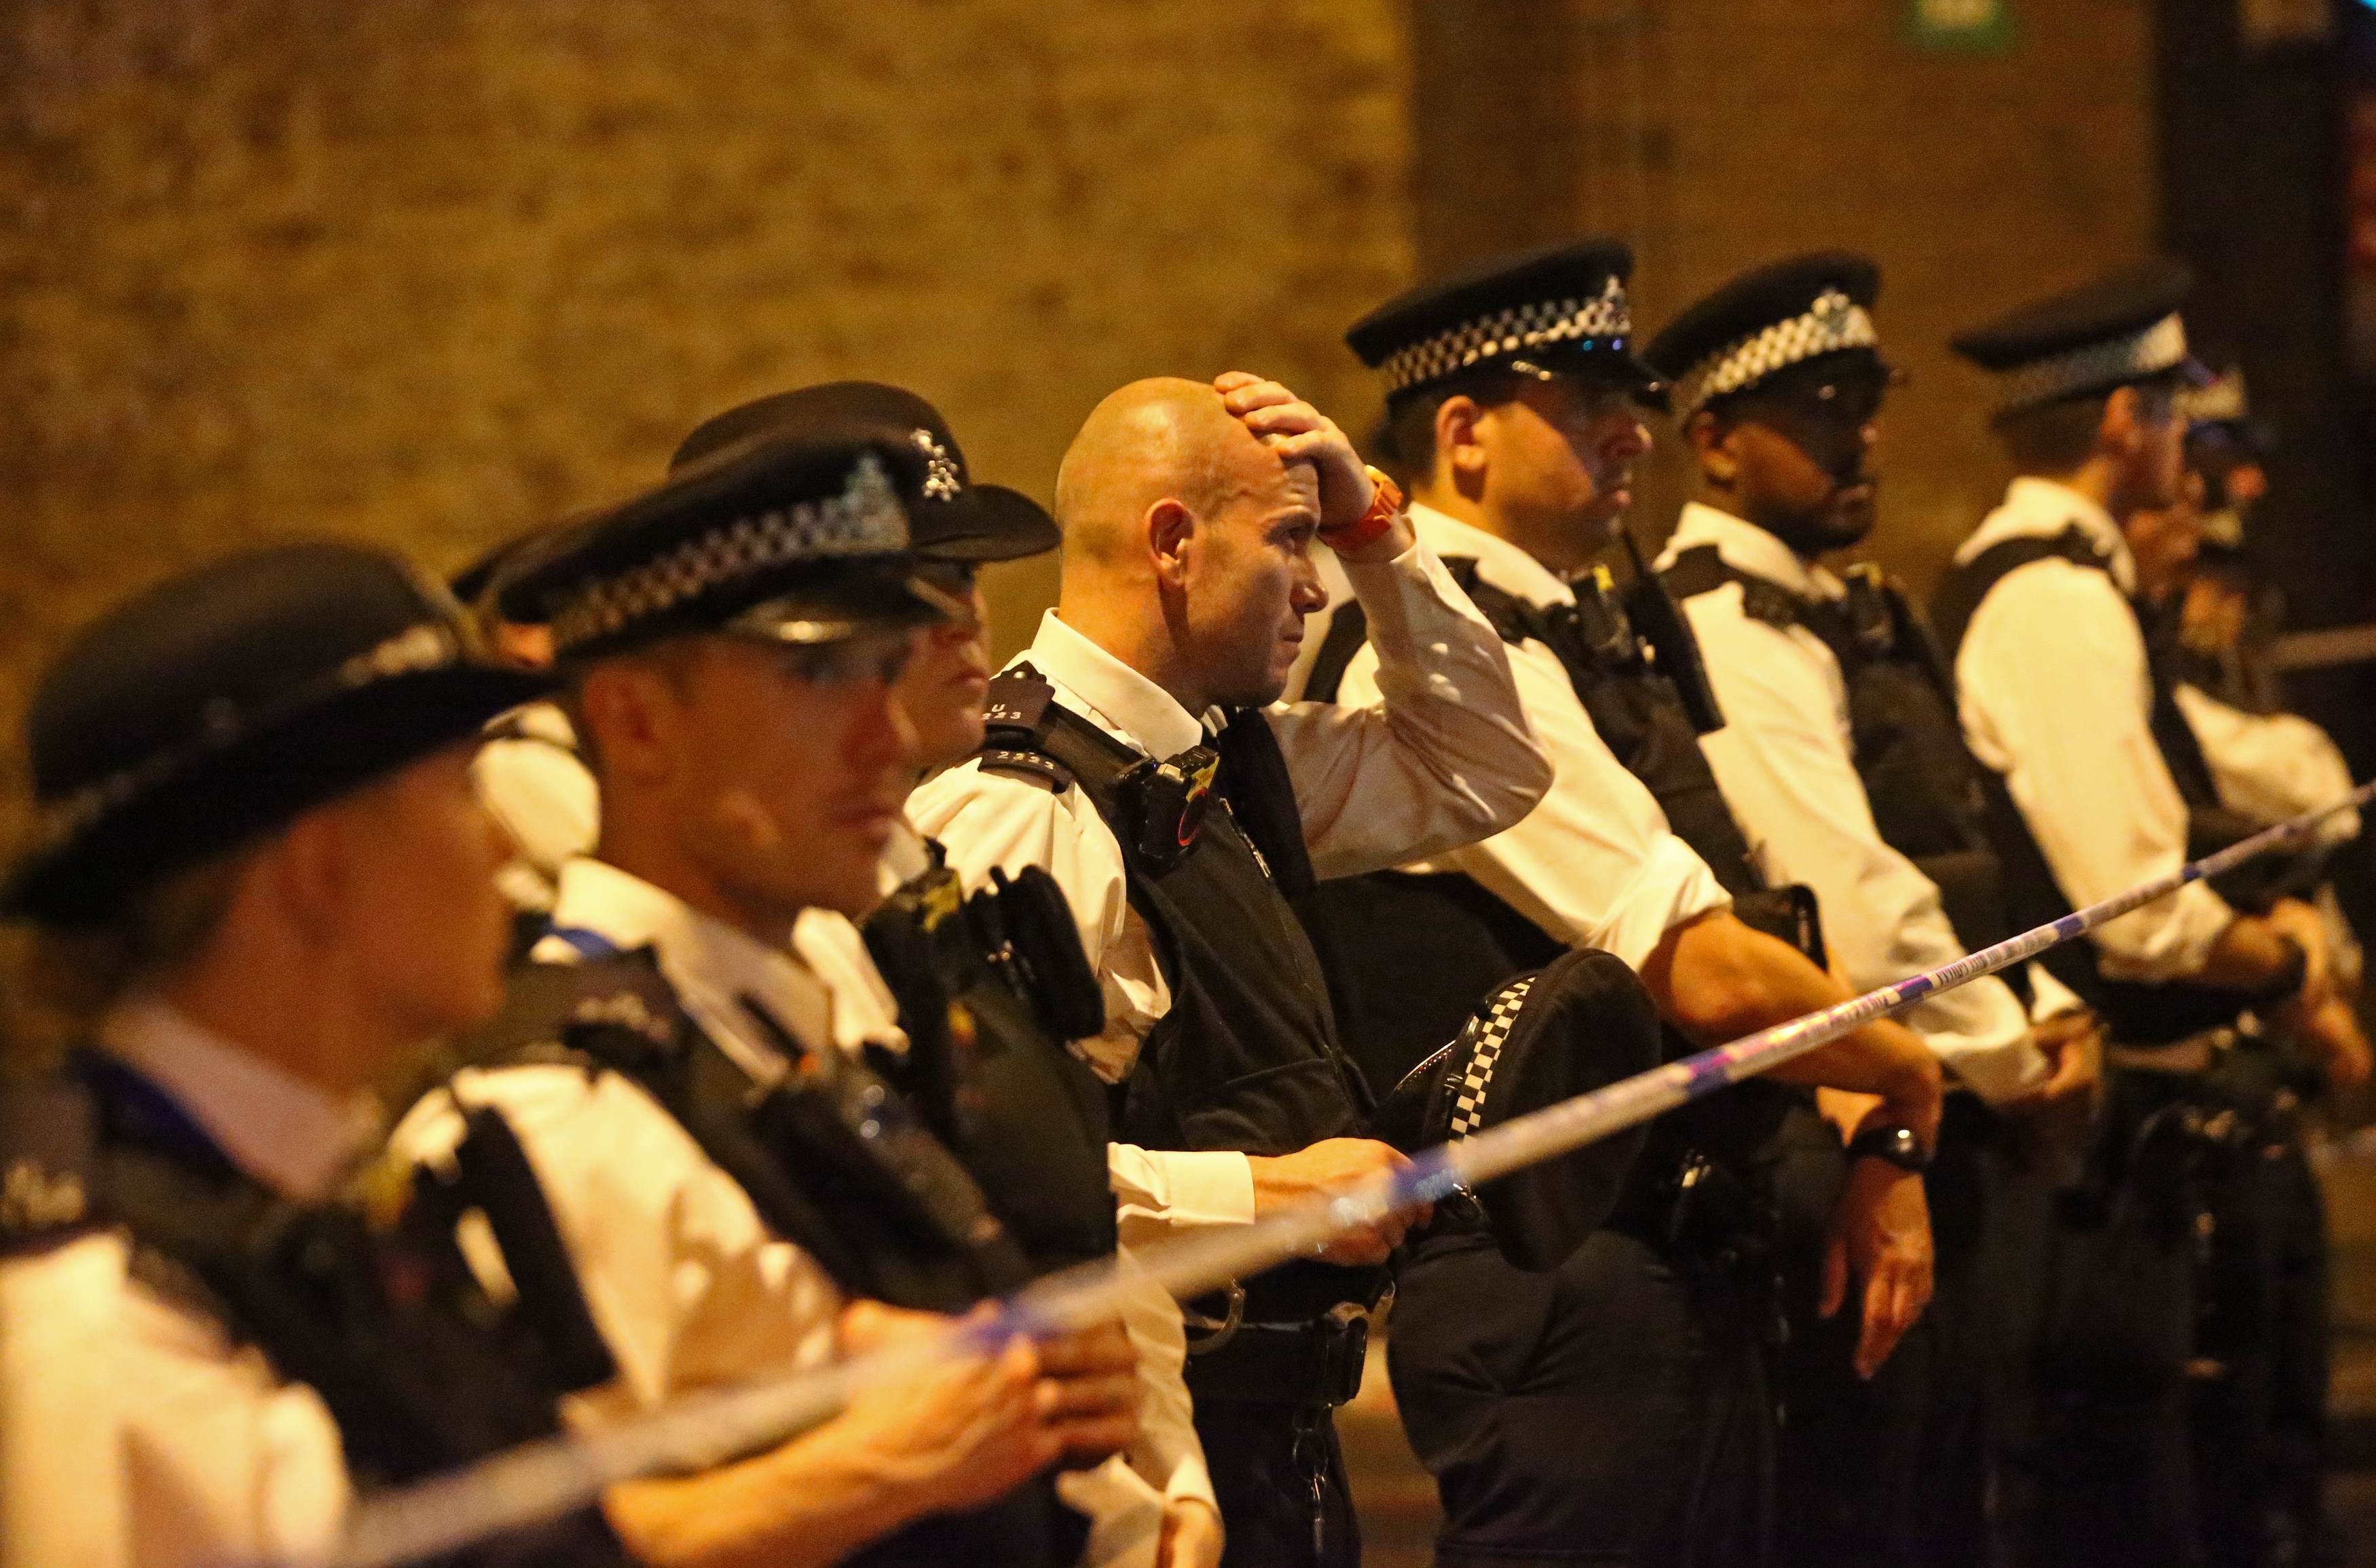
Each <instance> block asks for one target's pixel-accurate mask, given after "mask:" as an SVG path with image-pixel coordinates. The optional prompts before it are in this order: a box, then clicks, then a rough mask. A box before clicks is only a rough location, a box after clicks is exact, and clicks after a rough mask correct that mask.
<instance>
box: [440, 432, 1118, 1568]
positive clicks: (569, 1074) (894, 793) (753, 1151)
mask: <svg viewBox="0 0 2376 1568" xmlns="http://www.w3.org/2000/svg"><path fill="white" fill-rule="evenodd" d="M914 434H915V433H914V431H913V429H912V428H911V427H910V426H909V425H908V424H906V423H904V422H893V421H885V420H883V419H879V418H869V417H864V416H861V415H856V414H845V415H840V416H836V415H833V414H831V413H829V412H826V411H822V410H820V411H819V412H818V413H816V414H815V415H814V416H813V417H810V418H807V419H804V420H802V421H796V422H787V423H785V424H782V425H779V426H777V427H774V428H771V429H770V430H768V431H766V432H762V433H759V434H754V435H753V436H752V437H750V438H749V439H748V440H746V441H743V442H741V443H737V444H733V445H730V446H728V447H726V448H724V449H722V450H720V451H719V452H718V453H716V454H714V455H713V456H712V457H710V458H708V459H706V460H704V461H701V462H696V463H693V464H689V465H687V466H686V467H684V468H683V469H680V470H679V471H678V472H677V473H676V474H675V475H673V476H672V477H671V479H670V480H669V481H666V482H665V483H663V484H662V485H660V486H659V487H658V488H657V489H655V490H653V491H651V492H648V493H646V494H644V495H642V496H638V497H636V498H635V499H633V500H631V501H629V502H627V503H626V504H624V505H622V506H620V507H618V508H616V509H614V510H613V511H612V512H609V513H606V514H604V515H602V516H600V517H596V518H594V519H593V520H591V521H590V522H588V523H587V524H585V525H584V526H582V527H581V528H580V529H577V530H576V531H575V532H574V534H573V535H571V536H570V537H569V538H568V539H566V540H564V541H562V543H561V544H560V545H559V547H557V548H555V549H552V550H551V551H550V552H545V553H543V554H541V556H540V557H539V559H538V560H537V561H536V563H535V564H534V565H533V566H532V567H530V568H529V569H528V570H526V571H524V572H523V573H521V574H520V575H519V576H517V577H516V578H514V579H512V580H511V581H510V582H508V583H507V585H506V587H505V604H506V613H507V614H509V615H510V616H511V617H512V618H513V619H514V620H516V621H518V622H522V623H527V624H543V625H547V626H550V627H551V629H552V637H553V641H554V645H555V648H556V651H557V653H558V655H559V657H560V659H561V660H562V667H563V669H564V671H565V672H566V674H567V677H568V680H569V683H570V684H569V701H570V704H571V706H572V707H573V709H574V711H575V713H576V718H577V720H578V722H577V724H576V730H577V734H578V737H579V740H580V742H581V744H583V745H584V746H585V747H586V748H587V752H588V756H589V758H590V761H591V764H592V766H593V770H594V772H595V774H596V776H597V778H598V780H599V781H600V785H601V790H602V802H601V804H602V829H601V839H600V845H599V846H598V852H597V854H596V855H593V856H588V857H583V858H580V859H576V860H573V861H569V862H568V863H567V864H566V865H564V867H563V868H562V874H561V878H560V886H559V892H558V896H557V897H556V900H555V903H554V907H553V911H552V921H553V932H552V935H551V936H549V937H548V938H547V939H546V940H545V941H544V942H543V943H541V944H540V945H539V947H538V948H537V949H536V951H535V953H534V954H533V955H532V957H533V958H534V959H535V960H536V961H535V962H532V963H531V964H529V966H527V967H526V968H523V969H522V970H520V971H519V972H518V973H517V975H516V976H515V979H514V982H513V986H512V997H511V1002H510V1005H509V1007H508V1009H507V1012H506V1016H505V1018H504V1019H503V1020H501V1021H499V1023H498V1024H497V1025H496V1026H494V1027H493V1028H490V1029H489V1030H486V1031H483V1032H482V1033H481V1035H480V1036H479V1037H478V1038H477V1039H475V1040H474V1041H473V1042H472V1043H471V1045H470V1047H469V1053H470V1054H469V1061H470V1063H471V1064H470V1065H468V1066H465V1067H464V1068H463V1069H461V1070H460V1071H459V1072H457V1073H456V1074H455V1075H453V1076H452V1078H451V1080H450V1081H449V1082H448V1083H447V1084H446V1086H445V1087H443V1088H441V1089H440V1090H438V1091H437V1092H434V1093H433V1094H432V1095H431V1096H429V1097H428V1098H426V1099H424V1100H423V1101H422V1104H421V1105H420V1106H419V1107H417V1108H416V1109H415V1111H414V1112H413V1113H412V1115H410V1117H409V1118H408V1119H407V1121H406V1123H405V1124H404V1126H403V1127H402V1128H400V1129H399V1134H398V1142H399V1144H400V1145H401V1146H402V1147H403V1148H404V1149H405V1150H406V1152H407V1153H408V1154H409V1155H410V1157H411V1158H415V1159H418V1160H420V1161H422V1163H424V1164H426V1165H428V1166H429V1167H431V1168H432V1169H441V1168H443V1167H444V1165H446V1163H448V1162H449V1160H450V1158H451V1156H450V1153H449V1145H450V1143H451V1140H452V1138H453V1136H454V1134H455V1132H456V1130H457V1128H459V1127H461V1126H464V1125H467V1123H468V1119H469V1115H470V1114H471V1113H473V1112H475V1111H481V1110H484V1109H488V1108H498V1109H505V1110H507V1111H511V1112H512V1113H513V1114H514V1115H515V1117H516V1119H517V1121H518V1122H519V1123H520V1124H521V1125H522V1128H523V1134H522V1137H523V1144H524V1146H525V1150H526V1156H527V1158H528V1160H529V1163H530V1165H531V1166H532V1168H533V1169H534V1170H535V1171H536V1173H537V1175H538V1176H539V1178H540V1180H541V1182H542V1183H543V1185H544V1187H545V1189H546V1190H547V1191H548V1192H550V1193H552V1194H554V1207H555V1209H556V1212H557V1214H558V1217H559V1221H560V1227H561V1231H562V1235H563V1237H564V1241H565V1242H566V1243H567V1247H568V1253H569V1257H570V1260H571V1263H572V1265H574V1268H575V1271H576V1275H577V1276H578V1277H579V1278H580V1279H582V1281H583V1282H584V1288H585V1293H586V1296H587V1299H588V1304H589V1306H590V1308H591V1310H592V1312H593V1314H594V1317H595V1319H596V1321H597V1323H598V1324H599V1326H600V1330H601V1334H602V1337H603V1339H604V1341H605V1342H606V1344H607V1345H609V1346H610V1347H611V1348H612V1352H613V1354H614V1356H615V1359H616V1360H617V1361H618V1364H619V1372H620V1375H619V1376H618V1377H617V1378H616V1379H615V1380H612V1382H611V1383H609V1384H606V1385H605V1386H604V1388H603V1389H601V1390H600V1393H599V1395H598V1396H595V1397H594V1398H593V1399H591V1400H589V1407H590V1408H591V1409H592V1410H593V1411H594V1412H595V1413H597V1414H598V1415H600V1416H603V1417H610V1418H615V1417H616V1416H617V1415H619V1414H623V1413H624V1412H627V1411H631V1410H633V1409H636V1408H641V1407H645V1406H648V1405H651V1404H654V1403H657V1402H659V1401H660V1400H662V1399H665V1398H667V1397H670V1396H672V1395H675V1394H678V1393H682V1392H683V1391H686V1390H689V1389H693V1388H698V1387H701V1386H705V1385H707V1384H718V1383H721V1382H733V1381H740V1380H743V1379H750V1378H756V1377H764V1376H768V1375H776V1374H779V1373H781V1372H788V1371H792V1370H797V1369H799V1368H801V1367H804V1366H808V1365H814V1364H815V1363H816V1362H817V1361H818V1360H821V1359H823V1358H826V1357H828V1356H830V1355H832V1354H834V1353H835V1352H836V1350H837V1348H838V1347H837V1345H836V1314H837V1312H838V1306H839V1303H840V1302H841V1301H844V1300H846V1299H851V1298H857V1297H866V1298H871V1299H873V1300H875V1301H885V1302H888V1303H890V1304H891V1305H893V1306H895V1307H898V1308H903V1309H909V1310H911V1311H917V1312H926V1313H951V1312H955V1311H958V1310H961V1309H963V1308H965V1307H966V1306H968V1304H970V1303H971V1302H972V1301H976V1300H978V1299H979V1298H980V1297H981V1296H983V1295H986V1294H991V1293H995V1292H1000V1291H1004V1290H1006V1289H1013V1288H1015V1287H1016V1286H1018V1285H1019V1284H1021V1283H1023V1282H1024V1281H1025V1280H1027V1279H1028V1277H1029V1276H1030V1274H1031V1272H1032V1265H1031V1260H1030V1258H1029V1257H1028V1254H1027V1253H1026V1252H1025V1250H1024V1248H1023V1247H1022V1246H1021V1245H1020V1243H1019V1242H1018V1241H1017V1240H1016V1236H1015V1235H1014V1233H1013V1232H1012V1230H1011V1229H1009V1228H1008V1227H1007V1226H1006V1225H1005V1224H1004V1223H1003V1221H1002V1220H1001V1218H1000V1217H999V1215H998V1213H997V1211H996V1209H995V1208H994V1206H993V1205H992V1202H991V1200H990V1199H989V1198H987V1197H986V1196H985V1195H984V1194H983V1192H982V1191H981V1188H980V1183H979V1182H977V1181H976V1180H975V1179H974V1177H973V1175H972V1174H971V1172H969V1171H968V1170H967V1169H966V1168H965V1166H964V1165H963V1164H962V1163H961V1162H960V1161H959V1160H958V1158H956V1156H954V1155H953V1154H952V1153H951V1151H950V1149H949V1147H948V1146H947V1137H948V1134H949V1132H950V1127H949V1123H948V1120H947V1118H946V1115H945V1110H946V1108H945V1107H944V1106H941V1105H936V1104H933V1103H932V1102H931V1101H930V1100H929V1099H925V1098H923V1097H922V1089H921V1086H920V1085H918V1084H917V1083H916V1082H914V1081H913V1080H912V1078H911V1075H910V1073H909V1067H910V1065H911V1063H910V1062H909V1061H908V1060H906V1059H904V1055H903V1051H902V1049H901V1048H902V1046H903V1045H904V1041H901V1040H898V1039H893V1038H887V1036H888V1031H887V1028H886V1029H885V1035H884V1036H883V1037H874V1038H867V1039H852V1038H849V1036H848V1035H847V1034H846V1033H844V1032H843V1030H842V1028H841V1027H840V1026H841V1024H842V1023H843V1021H844V1020H842V1019H840V1018H838V1017H837V1015H836V1006H835V1003H836V1000H837V999H836V998H835V997H834V996H833V995H832V994H831V993H830V992H828V990H827V988H826V985H825V984H824V982H823V981H822V980H820V979H819V978H818V977H817V976H816V974H815V973H814V971H813V970H812V969H811V968H809V967H808V966H806V965H805V964H803V963H802V962H801V961H800V960H799V959H798V957H797V956H795V955H794V953H793V952H792V951H791V948H790V937H791V932H792V927H793V925H794V922H795V921H796V920H797V918H798V916H799V914H800V913H801V911H802V909H806V908H809V907H812V906H816V905H824V906H826V907H834V908H841V909H865V908H867V907H868V906H869V905H870V904H872V903H873V901H874V899H875V898H876V897H877V896H878V893H879V882H878V878H879V874H880V870H879V858H880V854H881V850H882V849H883V846H884V844H885V841H886V839H887V837H888V834H889V831H890V828H891V826H892V823H893V821H894V820H895V819H896V817H897V809H898V803H899V800H900V797H901V795H902V794H903V793H904V791H905V788H906V779H907V777H908V773H907V769H908V766H909V736H908V732H907V731H906V728H905V726H904V723H903V722H902V720H901V719H900V718H899V716H898V715H897V710H896V708H895V707H894V706H893V704H892V701H891V695H890V692H891V683H892V682H893V680H894V679H895V678H896V676H897V671H898V670H899V668H900V667H901V666H902V664H903V663H904V661H905V659H906V657H907V652H908V649H909V645H910V642H911V639H912V637H913V635H914V633H915V631H916V629H917V627H918V626H919V625H920V624H922V623H923V622H925V621H927V620H929V619H931V618H932V617H933V615H935V614H937V613H938V612H939V607H940V606H941V605H942V602H943V601H942V600H940V598H939V596H938V595H937V594H936V593H935V592H934V591H933V589H931V588H930V587H929V585H925V584H922V583H921V582H920V581H919V580H918V579H917V578H916V577H915V576H914V571H913V560H912V557H911V556H910V555H909V553H908V552H907V544H908V532H907V521H906V514H905V508H904V505H903V502H902V499H901V494H902V489H903V487H904V489H905V490H906V491H907V492H909V493H913V492H915V491H916V490H918V489H919V488H920V487H921V484H922V483H923V482H924V481H925V478H926V476H927V474H928V472H929V468H928V463H927V458H926V456H925V454H924V453H923V452H922V451H921V449H919V448H918V446H917V445H915V442H914ZM1060 1152H1061V1151H1060ZM1098 1156H1099V1150H1098V1148H1097V1146H1095V1145H1094V1144H1091V1145H1090V1146H1088V1148H1087V1154H1086V1158H1087V1161H1088V1162H1089V1168H1090V1171H1091V1177H1090V1180H1091V1183H1092V1192H1093V1193H1095V1192H1096V1190H1097V1189H1096V1170H1097V1166H1098ZM869 1315H870V1317H873V1316H874V1315H875V1314H869ZM870 1328H871V1325H870ZM870 1336H871V1335H870ZM1039 1357H1040V1362H1041V1365H1042V1368H1043V1370H1044V1371H1046V1372H1048V1373H1049V1374H1050V1381H1049V1383H1048V1384H1047V1386H1046V1387H1045V1389H1044V1390H1043V1392H1042V1394H1041V1395H1040V1398H1042V1399H1043V1400H1044V1401H1045V1402H1046V1405H1045V1411H1044V1414H1045V1416H1046V1418H1047V1435H1049V1436H1050V1437H1051V1438H1052V1441H1053V1445H1054V1446H1053V1449H1052V1450H1043V1449H1042V1448H1041V1447H1040V1445H1039V1444H1037V1443H1034V1444H1027V1449H1028V1452H1030V1453H1033V1454H1037V1455H1038V1463H1036V1464H1034V1465H1032V1466H1030V1467H1028V1468H1029V1469H1039V1468H1042V1467H1044V1466H1045V1464H1046V1461H1047V1459H1048V1458H1049V1457H1050V1456H1051V1453H1053V1454H1056V1455H1061V1456H1062V1457H1063V1459H1064V1460H1065V1462H1066V1463H1067V1465H1068V1466H1071V1467H1079V1468H1081V1470H1082V1472H1083V1473H1080V1474H1078V1475H1075V1474H1073V1473H1070V1471H1069V1470H1068V1472H1067V1473H1066V1474H1064V1475H1063V1478H1062V1479H1041V1480H1040V1481H1038V1482H1035V1483H1034V1484H1032V1485H1029V1486H1027V1487H1025V1488H1024V1489H1023V1490H1022V1491H1017V1492H1015V1493H1013V1494H1011V1495H1009V1496H1006V1497H1005V1498H1004V1499H1003V1500H1001V1501H999V1502H998V1503H996V1504H995V1505H994V1506H992V1507H990V1508H987V1509H984V1508H979V1507H975V1508H971V1509H970V1510H969V1511H967V1512H960V1513H953V1514H951V1515H949V1516H947V1517H940V1518H933V1519H930V1520H927V1521H924V1522H922V1523H921V1524H919V1525H916V1526H913V1527H910V1528H909V1529H907V1530H905V1531H903V1532H902V1533H900V1534H899V1535H898V1536H897V1538H893V1539H890V1540H887V1541H884V1542H881V1543H879V1544H877V1545H876V1546H875V1547H873V1549H871V1550H870V1552H869V1555H868V1558H867V1560H868V1561H871V1562H873V1561H881V1562H907V1561H940V1560H945V1559H947V1558H950V1557H957V1558H967V1557H980V1558H997V1559H999V1560H1004V1561H1015V1562H1071V1561H1075V1559H1076V1558H1078V1557H1079V1556H1080V1555H1081V1553H1082V1551H1083V1550H1084V1544H1085V1543H1084V1536H1085V1535H1086V1534H1087V1531H1088V1529H1089V1527H1090V1526H1091V1525H1093V1524H1094V1525H1099V1526H1114V1527H1116V1528H1118V1529H1120V1530H1121V1531H1122V1532H1123V1534H1126V1535H1127V1534H1135V1535H1142V1536H1144V1537H1146V1538H1147V1539H1149V1540H1151V1539H1152V1538H1153V1537H1154V1535H1155V1534H1156V1530H1157V1526H1158V1513H1159V1499H1158V1495H1157V1494H1156V1493H1155V1492H1154V1491H1153V1490H1152V1489H1151V1488H1149V1487H1147V1486H1146V1484H1145V1483H1142V1482H1135V1480H1134V1479H1132V1476H1131V1473H1130V1472H1129V1470H1128V1467H1127V1466H1126V1465H1124V1464H1123V1463H1121V1462H1119V1461H1113V1462H1108V1463H1100V1462H1101V1461H1105V1460H1106V1458H1107V1455H1111V1454H1114V1453H1116V1452H1117V1451H1119V1450H1121V1449H1123V1448H1124V1447H1126V1446H1128V1445H1129V1444H1130V1443H1132V1442H1133V1441H1134V1440H1135V1428H1136V1423H1135V1399H1136V1396H1135V1373H1134V1369H1133V1362H1132V1357H1131V1354H1130V1349H1129V1346H1128V1342H1127V1340H1126V1338H1125V1337H1124V1336H1123V1333H1122V1331H1121V1329H1120V1328H1119V1327H1118V1326H1115V1327H1112V1328H1110V1329H1107V1330H1100V1331H1098V1332H1095V1333H1091V1334H1087V1335H1079V1336H1070V1337H1066V1338H1060V1339H1057V1340H1053V1341H1051V1342H1049V1343H1048V1344H1047V1345H1046V1346H1044V1347H1042V1348H1041V1349H1040V1352H1039ZM1027 1473H1028V1471H1027ZM1060 1495H1061V1496H1062V1498H1063V1500H1064V1504H1065V1505H1063V1506H1060V1505H1059V1497H1060ZM983 1501H985V1499H983V1498H981V1497H980V1496H975V1497H971V1498H966V1497H959V1498H953V1499H952V1500H951V1503H952V1505H953V1506H956V1507H958V1508H964V1507H966V1506H967V1505H968V1504H970V1503H980V1502H983ZM1095 1550H1099V1551H1109V1550H1113V1548H1112V1546H1111V1542H1110V1541H1108V1542H1103V1543H1099V1544H1098V1545H1097V1546H1096V1548H1095Z"/></svg>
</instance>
